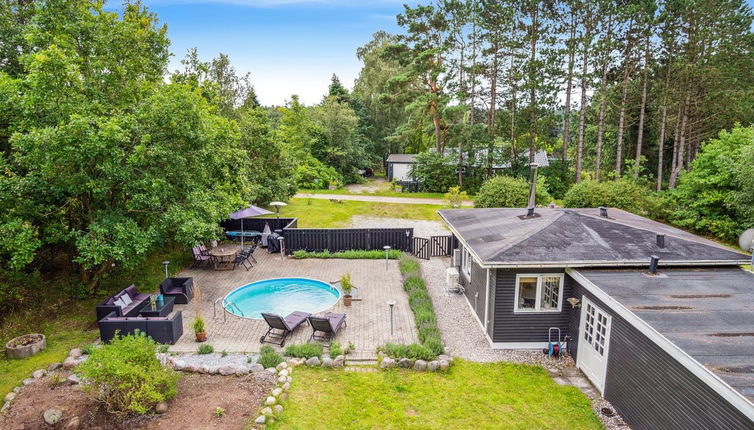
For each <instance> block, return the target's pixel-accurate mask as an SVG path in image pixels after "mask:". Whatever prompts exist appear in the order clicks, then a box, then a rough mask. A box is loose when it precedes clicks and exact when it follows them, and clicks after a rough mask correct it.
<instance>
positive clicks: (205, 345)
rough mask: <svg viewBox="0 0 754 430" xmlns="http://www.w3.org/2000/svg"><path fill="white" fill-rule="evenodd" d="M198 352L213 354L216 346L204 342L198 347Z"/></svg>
mask: <svg viewBox="0 0 754 430" xmlns="http://www.w3.org/2000/svg"><path fill="white" fill-rule="evenodd" d="M196 352H197V353H199V354H212V353H213V352H215V348H214V347H213V346H212V345H210V344H208V343H203V344H201V345H199V349H197V350H196Z"/></svg>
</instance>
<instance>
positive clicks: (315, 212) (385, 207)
mask: <svg viewBox="0 0 754 430" xmlns="http://www.w3.org/2000/svg"><path fill="white" fill-rule="evenodd" d="M443 208H447V206H442V205H403V204H396V203H380V202H357V201H347V200H345V201H343V202H342V203H333V202H331V201H329V200H324V199H307V198H301V199H291V200H290V201H289V202H288V206H285V207H283V208H281V209H280V216H281V217H286V218H290V217H293V218H298V226H299V227H300V228H336V227H347V226H348V224H349V222H350V221H351V217H353V216H354V215H367V216H376V217H388V218H404V219H423V220H432V221H440V217H439V216H438V215H437V211H438V210H439V209H443ZM270 209H271V210H274V208H270ZM271 217H274V215H272V216H271Z"/></svg>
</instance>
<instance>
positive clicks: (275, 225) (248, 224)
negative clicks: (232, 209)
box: [220, 218, 298, 231]
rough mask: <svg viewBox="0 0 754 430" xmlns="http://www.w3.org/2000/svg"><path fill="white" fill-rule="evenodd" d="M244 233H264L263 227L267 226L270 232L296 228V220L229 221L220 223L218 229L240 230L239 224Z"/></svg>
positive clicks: (247, 219) (251, 219)
mask: <svg viewBox="0 0 754 430" xmlns="http://www.w3.org/2000/svg"><path fill="white" fill-rule="evenodd" d="M242 222H243V229H244V230H246V231H253V230H256V231H264V226H265V225H269V226H270V230H272V231H275V230H283V229H286V228H296V226H297V225H298V219H297V218H280V219H278V218H245V219H229V220H225V221H223V222H221V223H220V227H222V228H224V229H225V230H226V231H233V230H241V223H242Z"/></svg>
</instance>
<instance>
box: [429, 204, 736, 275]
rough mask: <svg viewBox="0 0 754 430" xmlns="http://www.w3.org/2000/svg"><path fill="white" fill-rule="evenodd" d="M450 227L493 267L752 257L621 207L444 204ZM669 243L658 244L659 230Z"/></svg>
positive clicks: (709, 261) (718, 260)
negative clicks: (531, 210) (604, 210)
mask: <svg viewBox="0 0 754 430" xmlns="http://www.w3.org/2000/svg"><path fill="white" fill-rule="evenodd" d="M438 213H439V214H440V216H441V217H442V218H443V219H444V220H445V222H446V223H447V224H448V225H449V226H450V228H451V230H453V232H454V233H455V234H456V235H457V236H459V237H460V238H461V239H462V241H463V242H465V243H466V244H468V247H470V248H471V250H472V252H473V253H474V254H475V255H477V257H478V258H479V259H480V260H481V262H482V264H484V265H489V266H506V265H507V266H521V267H523V266H537V265H540V266H551V267H590V266H591V267H595V266H608V267H609V266H613V267H614V266H618V265H624V266H627V265H631V266H641V265H647V264H649V257H650V256H651V255H657V256H659V257H660V261H661V262H664V263H665V264H676V265H690V264H710V265H720V264H723V265H725V264H727V265H731V264H737V263H738V264H743V263H745V262H747V261H748V260H749V256H748V255H746V254H744V253H742V252H739V251H735V250H733V249H730V248H728V247H725V246H723V245H721V244H719V243H715V242H713V241H711V240H708V239H705V238H702V237H699V236H696V235H694V234H691V233H688V232H685V231H683V230H680V229H677V228H675V227H671V226H669V225H666V224H662V223H659V222H657V221H653V220H650V219H647V218H644V217H641V216H639V215H635V214H632V213H630V212H626V211H623V210H620V209H614V208H610V209H608V217H607V218H605V217H601V216H600V215H599V209H597V208H584V209H566V208H537V209H536V212H535V213H536V216H535V217H530V218H527V217H525V215H526V209H518V208H489V209H444V210H440V211H438ZM659 233H661V234H664V235H665V246H664V247H659V246H658V245H657V234H659Z"/></svg>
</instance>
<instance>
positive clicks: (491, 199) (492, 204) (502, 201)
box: [474, 175, 552, 208]
mask: <svg viewBox="0 0 754 430" xmlns="http://www.w3.org/2000/svg"><path fill="white" fill-rule="evenodd" d="M550 201H552V197H551V196H550V194H549V193H548V192H547V185H546V183H545V178H543V177H539V178H537V204H539V205H547V204H549V203H550ZM528 203H529V183H528V182H527V181H526V179H523V178H514V177H511V176H505V175H500V176H495V177H492V178H490V179H488V180H487V181H485V182H484V183H483V184H482V187H481V188H479V192H478V193H477V194H476V197H475V198H474V206H475V207H478V208H523V207H526V205H527V204H528Z"/></svg>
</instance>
